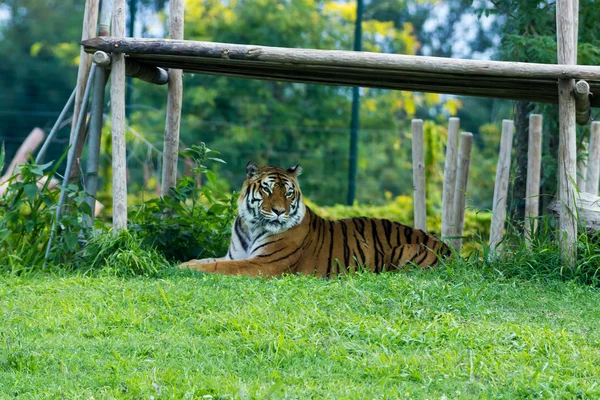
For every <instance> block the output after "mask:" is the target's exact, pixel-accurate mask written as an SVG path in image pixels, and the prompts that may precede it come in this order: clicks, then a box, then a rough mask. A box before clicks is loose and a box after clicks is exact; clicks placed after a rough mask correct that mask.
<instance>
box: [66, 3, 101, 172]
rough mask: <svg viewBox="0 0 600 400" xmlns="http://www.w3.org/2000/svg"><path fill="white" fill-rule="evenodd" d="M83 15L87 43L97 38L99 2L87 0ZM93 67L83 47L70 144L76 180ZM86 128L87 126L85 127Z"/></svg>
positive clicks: (82, 34) (82, 35) (84, 36)
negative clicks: (85, 97) (81, 119)
mask: <svg viewBox="0 0 600 400" xmlns="http://www.w3.org/2000/svg"><path fill="white" fill-rule="evenodd" d="M84 7H85V8H84V10H85V11H84V15H83V29H82V33H81V40H82V41H85V40H88V39H90V38H94V37H95V36H96V28H97V27H98V9H99V0H86V2H85V6H84ZM91 67H92V57H91V56H90V55H89V54H87V53H86V52H85V49H84V48H83V47H81V49H80V51H79V69H78V71H77V88H76V92H75V106H74V109H73V120H72V121H71V136H70V143H71V145H72V146H74V147H75V166H74V168H73V169H72V170H71V171H72V175H71V178H74V177H75V176H76V175H77V173H78V172H79V171H80V168H79V159H80V158H81V153H82V152H83V144H84V143H85V135H77V133H76V132H75V130H76V128H77V125H78V124H77V122H78V121H77V118H78V117H79V115H80V114H81V108H82V107H83V94H84V92H85V87H86V83H87V81H88V76H89V74H90V68H91ZM84 126H85V125H84ZM75 136H78V137H79V140H78V141H77V142H73V140H74V138H75Z"/></svg>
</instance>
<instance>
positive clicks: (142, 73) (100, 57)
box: [92, 51, 169, 85]
mask: <svg viewBox="0 0 600 400" xmlns="http://www.w3.org/2000/svg"><path fill="white" fill-rule="evenodd" d="M92 59H93V61H94V63H95V64H96V65H98V66H102V67H104V68H110V66H111V63H112V61H111V56H110V54H108V53H106V52H104V51H97V52H95V53H94V56H93V57H92ZM125 75H127V76H130V77H132V78H137V79H139V80H142V81H144V82H150V83H154V84H155V85H166V84H167V82H169V74H168V73H167V71H165V70H164V69H162V68H159V67H154V66H151V65H147V64H140V63H139V62H137V61H135V60H131V59H128V60H125Z"/></svg>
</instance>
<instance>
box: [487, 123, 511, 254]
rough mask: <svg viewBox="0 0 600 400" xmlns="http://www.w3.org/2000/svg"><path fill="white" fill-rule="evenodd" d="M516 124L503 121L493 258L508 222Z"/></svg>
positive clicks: (497, 173) (491, 242)
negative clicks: (507, 213)
mask: <svg viewBox="0 0 600 400" xmlns="http://www.w3.org/2000/svg"><path fill="white" fill-rule="evenodd" d="M514 129H515V124H514V122H513V121H511V120H508V119H505V120H503V121H502V136H501V137H500V152H499V154H498V166H497V167H496V182H495V185H494V202H493V203H492V224H491V226H490V253H491V254H492V257H493V256H494V254H495V253H496V250H497V249H498V245H499V244H500V241H501V240H502V238H503V237H504V222H505V220H506V200H507V197H508V180H509V175H510V152H511V150H512V141H513V132H514Z"/></svg>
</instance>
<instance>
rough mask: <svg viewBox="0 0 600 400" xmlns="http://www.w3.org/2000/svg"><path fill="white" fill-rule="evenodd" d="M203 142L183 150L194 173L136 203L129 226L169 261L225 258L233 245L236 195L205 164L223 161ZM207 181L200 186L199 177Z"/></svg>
mask: <svg viewBox="0 0 600 400" xmlns="http://www.w3.org/2000/svg"><path fill="white" fill-rule="evenodd" d="M213 154H218V153H217V152H216V151H213V150H210V149H208V148H207V147H206V146H205V145H204V143H201V144H200V145H197V146H196V145H195V146H192V147H191V148H188V149H186V151H185V152H182V155H184V156H187V157H191V158H192V160H193V161H194V164H195V165H196V166H195V167H194V168H192V169H191V171H192V172H193V173H194V175H195V176H194V177H189V176H184V177H182V178H181V179H180V180H179V181H178V182H177V186H176V187H175V188H172V189H171V192H170V196H166V197H161V198H155V199H151V200H148V201H146V202H143V203H141V204H140V205H138V206H135V207H134V208H133V212H131V213H130V215H131V229H132V230H133V231H135V232H137V236H138V237H139V238H140V239H141V240H143V241H144V242H145V243H146V244H147V245H148V246H150V247H152V248H156V250H157V251H158V252H159V253H161V254H163V255H164V256H165V257H166V258H167V259H169V260H170V261H187V260H189V259H192V258H206V257H222V256H223V255H224V254H225V253H226V252H227V248H228V246H229V239H230V236H231V224H232V222H233V219H234V218H235V216H236V206H237V204H236V198H235V195H233V194H226V193H222V192H221V191H219V190H218V189H217V184H218V182H217V176H216V175H215V174H214V173H213V172H212V171H211V170H209V169H208V168H207V167H206V166H205V165H204V164H205V163H206V161H215V162H224V161H223V160H221V159H219V158H215V157H212V155H213ZM201 175H204V176H205V177H206V180H208V183H207V184H206V185H203V186H202V187H200V186H199V185H198V182H199V180H200V179H199V177H200V176H201Z"/></svg>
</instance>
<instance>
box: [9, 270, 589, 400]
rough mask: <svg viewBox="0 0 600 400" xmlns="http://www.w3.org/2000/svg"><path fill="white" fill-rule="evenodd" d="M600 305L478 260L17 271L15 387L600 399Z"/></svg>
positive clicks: (100, 393)
mask: <svg viewBox="0 0 600 400" xmlns="http://www.w3.org/2000/svg"><path fill="white" fill-rule="evenodd" d="M598 304H600V291H598V290H597V289H593V288H591V287H586V286H579V285H575V284H572V283H565V282H560V281H538V282H532V281H518V280H512V279H502V278H500V277H498V276H493V275H492V274H491V273H484V272H482V271H480V270H478V269H476V268H474V267H466V266H462V267H455V268H454V269H450V268H448V269H445V270H438V271H411V272H409V273H406V274H384V275H378V276H377V275H372V274H359V275H356V276H352V277H346V278H343V279H340V280H322V279H317V278H310V277H295V276H292V277H285V278H281V279H248V278H242V277H225V276H210V275H201V274H194V273H190V272H185V271H182V272H179V271H177V272H174V271H167V272H163V273H162V274H161V275H160V276H159V277H158V278H147V277H140V278H119V277H114V276H113V277H111V276H99V275H98V274H96V275H94V276H83V275H67V276H60V275H49V274H38V275H33V276H28V277H14V276H10V277H6V276H5V277H3V278H2V277H0V398H13V397H17V398H26V399H44V398H47V399H55V398H68V399H90V398H92V396H93V398H94V399H108V398H143V399H149V398H150V397H151V396H153V397H154V398H155V399H161V398H190V399H191V398H203V397H202V396H204V395H207V394H208V395H212V396H213V398H219V397H221V396H222V397H223V398H250V399H254V398H260V399H264V398H267V397H269V396H270V398H292V399H307V398H315V399H317V398H319V399H320V398H347V399H361V398H430V399H440V398H444V396H445V398H507V399H515V398H537V397H544V398H596V397H599V396H600V386H599V383H600V324H599V323H598V321H600V307H598ZM227 396H229V397H227Z"/></svg>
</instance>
